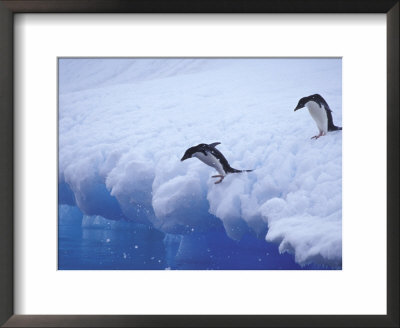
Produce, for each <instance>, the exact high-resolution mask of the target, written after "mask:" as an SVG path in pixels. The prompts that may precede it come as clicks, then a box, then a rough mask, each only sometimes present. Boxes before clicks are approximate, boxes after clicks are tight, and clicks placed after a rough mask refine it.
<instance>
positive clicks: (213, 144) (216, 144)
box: [209, 142, 221, 148]
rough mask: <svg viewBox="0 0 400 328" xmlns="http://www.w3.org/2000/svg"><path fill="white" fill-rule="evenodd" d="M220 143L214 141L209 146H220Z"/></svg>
mask: <svg viewBox="0 0 400 328" xmlns="http://www.w3.org/2000/svg"><path fill="white" fill-rule="evenodd" d="M220 144H221V143H220V142H214V143H212V144H209V146H210V147H212V148H214V147H215V146H218V145H220Z"/></svg>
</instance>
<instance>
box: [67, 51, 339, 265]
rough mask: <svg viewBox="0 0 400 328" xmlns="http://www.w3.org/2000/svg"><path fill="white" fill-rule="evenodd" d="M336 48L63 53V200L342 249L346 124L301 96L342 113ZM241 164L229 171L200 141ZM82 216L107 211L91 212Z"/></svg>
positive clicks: (330, 257) (315, 256) (308, 253)
mask: <svg viewBox="0 0 400 328" xmlns="http://www.w3.org/2000/svg"><path fill="white" fill-rule="evenodd" d="M341 80H342V75H341V60H340V59H272V58H270V59H261V58H260V59H215V58H214V59H211V58H210V59H178V58H176V59H140V58H138V59H72V58H71V59H67V58H65V59H60V61H59V200H60V203H61V204H69V205H74V206H77V207H79V209H80V211H81V212H82V213H84V215H86V216H101V217H103V218H106V219H108V220H113V221H115V220H124V221H133V222H136V223H142V224H145V225H149V226H152V227H154V228H155V229H157V230H159V231H161V232H163V233H167V234H170V235H174V234H175V235H185V234H188V233H191V232H193V231H197V232H205V233H206V232H210V231H212V230H213V229H214V228H215V220H220V221H221V222H222V224H223V227H224V229H225V231H226V234H227V236H229V237H230V238H231V239H233V240H240V239H241V238H242V236H243V235H244V234H246V233H248V232H249V231H250V232H251V233H254V234H255V235H257V236H259V237H262V238H265V240H266V242H273V243H278V244H279V250H280V251H281V252H290V253H292V254H294V256H295V260H296V262H297V263H299V264H301V265H304V264H307V263H323V264H328V265H331V264H332V265H335V264H338V263H341V258H342V131H335V132H330V133H328V135H327V136H323V137H321V138H319V139H317V140H314V139H311V137H312V136H314V135H316V134H318V128H317V126H316V124H315V122H314V121H313V120H312V118H311V116H310V114H309V113H308V110H307V109H306V108H304V109H301V110H298V111H296V112H294V108H295V107H296V105H297V102H298V100H299V99H300V98H302V97H304V96H309V95H311V94H315V93H319V94H321V95H322V96H323V97H324V98H325V100H326V101H327V102H328V104H329V106H330V108H331V109H332V111H333V112H332V116H333V121H334V123H335V125H338V126H342V105H341V101H342V96H341V93H342V86H341ZM213 142H221V144H220V145H219V146H217V148H218V149H219V150H220V151H221V152H222V153H223V154H224V156H225V157H226V158H227V160H228V161H229V163H230V165H231V166H232V167H234V168H236V169H254V171H253V172H249V173H240V174H229V175H227V176H226V178H225V179H224V180H223V182H222V183H220V184H214V182H215V181H216V180H217V179H215V178H212V177H211V176H212V175H214V174H216V171H215V170H214V169H213V168H211V167H209V166H206V165H205V164H204V163H202V162H200V161H199V160H198V159H196V158H192V159H188V160H186V161H184V162H181V161H180V159H181V157H182V156H183V154H184V152H185V150H186V149H187V148H189V147H191V146H194V145H197V144H199V143H208V144H210V143H213ZM84 223H85V224H86V225H89V224H99V223H98V222H97V221H96V222H94V221H93V222H92V221H90V220H86V221H85V222H84Z"/></svg>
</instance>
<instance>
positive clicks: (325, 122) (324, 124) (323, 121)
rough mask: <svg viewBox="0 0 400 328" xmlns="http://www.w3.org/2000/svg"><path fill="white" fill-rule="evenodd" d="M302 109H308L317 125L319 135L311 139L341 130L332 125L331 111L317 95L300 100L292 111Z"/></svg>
mask: <svg viewBox="0 0 400 328" xmlns="http://www.w3.org/2000/svg"><path fill="white" fill-rule="evenodd" d="M303 107H307V108H308V111H309V112H310V115H311V117H312V118H313V119H314V121H315V123H316V124H317V127H318V130H319V135H317V136H314V137H312V138H311V139H314V138H315V139H318V138H319V137H321V136H324V135H326V134H327V133H328V131H336V130H341V129H342V128H341V127H340V126H335V125H334V124H333V120H332V113H331V112H332V111H331V109H330V108H329V105H328V103H327V102H326V101H325V99H324V98H322V97H321V96H320V95H319V94H315V95H311V96H308V97H304V98H301V99H300V100H299V103H298V104H297V106H296V108H295V109H294V111H296V110H298V109H300V108H303Z"/></svg>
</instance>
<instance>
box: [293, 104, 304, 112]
mask: <svg viewBox="0 0 400 328" xmlns="http://www.w3.org/2000/svg"><path fill="white" fill-rule="evenodd" d="M300 108H303V107H301V106H299V105H297V107H296V108H295V109H294V111H296V110H298V109H300Z"/></svg>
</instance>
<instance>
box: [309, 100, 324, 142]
mask: <svg viewBox="0 0 400 328" xmlns="http://www.w3.org/2000/svg"><path fill="white" fill-rule="evenodd" d="M306 106H307V108H308V111H309V112H310V115H311V117H312V118H313V120H314V121H315V123H316V124H317V127H318V129H319V131H320V132H323V133H325V134H327V133H328V117H327V115H326V111H325V108H324V106H323V105H321V107H320V106H319V105H318V104H317V103H316V102H314V101H309V102H308V103H307V104H306Z"/></svg>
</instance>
